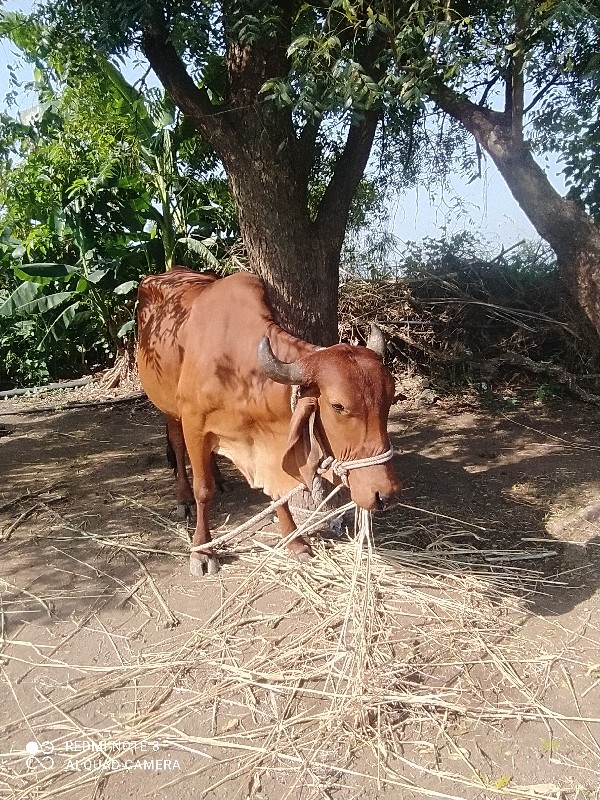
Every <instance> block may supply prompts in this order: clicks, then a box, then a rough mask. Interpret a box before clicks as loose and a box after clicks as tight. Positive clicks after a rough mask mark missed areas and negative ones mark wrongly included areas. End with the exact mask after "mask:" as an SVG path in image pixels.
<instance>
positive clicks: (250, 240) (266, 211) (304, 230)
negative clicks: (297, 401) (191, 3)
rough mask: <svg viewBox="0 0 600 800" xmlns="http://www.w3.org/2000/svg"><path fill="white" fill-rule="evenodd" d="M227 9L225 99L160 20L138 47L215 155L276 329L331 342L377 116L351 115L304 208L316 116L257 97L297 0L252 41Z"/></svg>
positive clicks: (279, 67)
mask: <svg viewBox="0 0 600 800" xmlns="http://www.w3.org/2000/svg"><path fill="white" fill-rule="evenodd" d="M231 5H232V9H233V11H231V10H230V9H229V8H228V6H229V2H228V0H225V2H224V3H223V9H224V18H223V19H224V30H225V38H226V56H225V64H226V70H227V92H226V95H227V96H226V99H225V100H224V102H223V103H222V104H221V105H219V106H215V105H213V104H212V102H211V99H210V97H209V95H208V93H207V92H206V90H205V89H204V88H202V87H198V86H197V85H196V84H195V82H194V80H193V79H192V77H191V76H190V75H189V73H188V72H187V70H186V67H185V65H184V63H183V61H182V60H181V57H180V56H179V54H178V53H177V51H176V50H175V47H174V46H173V44H172V41H171V38H170V32H169V27H168V24H167V21H166V19H161V18H158V17H157V18H156V19H155V20H154V22H153V23H152V24H149V25H148V26H147V27H146V28H145V30H144V33H143V49H144V52H145V54H146V56H147V58H148V61H149V62H150V64H151V66H152V68H153V69H154V71H155V73H156V74H157V76H158V78H159V80H160V81H161V83H162V84H163V86H164V87H165V89H166V91H167V92H168V93H169V95H170V97H171V98H172V100H173V101H174V102H175V104H176V105H177V106H178V107H179V108H180V109H181V111H182V112H183V113H184V114H185V116H186V117H187V119H188V120H189V122H190V123H191V124H192V125H194V126H195V127H196V129H197V130H198V131H199V133H200V134H201V135H202V136H203V137H204V139H205V140H206V141H207V142H208V143H209V144H210V145H211V146H212V147H213V148H214V149H215V151H216V152H217V153H218V154H219V156H220V158H221V160H222V162H223V165H224V167H225V171H226V172H227V175H228V178H229V182H230V185H231V189H232V192H233V196H234V199H235V202H236V206H237V209H238V213H239V217H240V227H241V231H242V237H243V239H244V244H245V246H246V250H247V252H248V257H249V260H250V265H251V268H252V270H253V271H254V272H256V273H257V274H258V275H259V276H260V277H261V278H263V280H264V281H265V282H266V283H267V286H268V293H269V298H270V301H271V304H272V306H273V310H274V311H275V313H276V315H277V316H278V318H279V321H280V322H281V324H282V326H283V327H285V328H286V329H287V330H289V331H290V332H291V333H293V334H295V335H297V336H300V337H302V338H304V339H306V340H308V341H310V342H313V343H315V344H321V345H330V344H334V343H335V342H337V341H338V332H337V310H338V283H339V258H340V252H341V248H342V244H343V240H344V234H345V230H346V223H347V220H348V214H349V211H350V205H351V202H352V199H353V198H354V195H355V193H356V189H357V188H358V185H359V183H360V180H361V178H362V175H363V172H364V169H365V167H366V164H367V160H368V157H369V153H370V151H371V146H372V143H373V139H374V136H375V131H376V128H377V124H378V121H379V114H380V112H379V111H378V110H370V111H365V112H364V113H363V114H362V115H355V116H354V117H353V118H352V119H351V120H350V124H349V126H348V133H347V137H346V142H345V145H344V147H343V149H342V151H341V153H340V154H339V155H338V156H337V158H336V161H335V164H334V166H333V169H332V172H331V176H330V178H329V181H328V183H327V185H326V186H325V190H324V192H323V194H322V197H321V200H320V202H319V204H318V207H317V208H316V210H315V209H313V210H312V211H311V208H310V206H311V204H310V202H309V182H310V180H311V173H312V172H313V170H314V168H315V164H316V163H317V159H316V156H317V155H318V145H317V138H318V133H319V125H320V122H318V121H315V120H308V121H307V122H305V123H304V126H303V127H302V128H301V129H298V125H297V123H296V124H295V123H294V120H293V118H292V109H291V108H289V107H287V108H286V107H283V108H281V107H276V106H275V104H274V103H270V102H268V101H267V100H266V99H265V97H264V95H263V94H262V89H263V86H264V85H265V83H266V82H267V81H268V80H272V79H275V80H281V79H282V78H284V77H285V76H287V74H288V72H289V68H290V63H289V59H288V55H287V52H288V47H289V45H290V43H291V36H292V33H291V31H292V18H293V15H294V13H295V12H294V8H293V6H294V4H293V3H292V4H290V3H282V4H280V5H279V6H278V5H274V6H273V7H272V8H273V11H274V13H277V14H278V15H279V18H278V23H279V25H278V27H277V31H278V32H277V34H276V35H275V34H273V35H269V36H266V38H265V39H264V40H261V39H260V38H259V39H256V40H252V41H248V40H241V39H240V38H239V37H238V34H236V32H235V24H234V22H232V20H230V19H229V18H228V14H229V12H230V11H231V13H232V14H238V15H239V14H240V13H241V10H242V9H243V6H244V3H243V0H242V2H241V3H237V4H236V5H235V8H234V7H233V4H231ZM298 7H299V4H298V6H297V7H296V10H297V8H298ZM246 13H248V9H246ZM378 46H379V45H377V47H378ZM371 51H373V52H371ZM375 51H376V45H375V44H373V45H372V46H371V48H370V50H368V53H369V58H370V59H371V60H372V62H373V63H374V61H375V59H376V56H377V52H375Z"/></svg>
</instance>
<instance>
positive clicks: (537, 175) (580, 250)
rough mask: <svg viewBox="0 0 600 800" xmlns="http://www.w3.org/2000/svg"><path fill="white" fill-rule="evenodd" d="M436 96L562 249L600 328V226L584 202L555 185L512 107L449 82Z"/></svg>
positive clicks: (570, 278)
mask: <svg viewBox="0 0 600 800" xmlns="http://www.w3.org/2000/svg"><path fill="white" fill-rule="evenodd" d="M431 97H432V99H433V100H434V102H435V103H436V104H437V105H438V107H439V108H440V109H441V110H442V111H444V112H446V113H447V114H449V115H450V116H451V117H453V118H454V119H456V120H457V121H458V122H460V123H461V124H462V125H464V127H465V128H466V129H467V130H468V131H469V132H470V133H471V134H472V135H473V136H474V137H475V140H476V141H477V143H478V144H479V145H480V146H481V147H482V148H483V149H484V150H485V151H486V153H488V155H489V156H490V158H491V159H492V161H493V162H494V164H495V165H496V166H497V168H498V170H499V172H500V174H501V175H502V177H503V178H504V180H505V181H506V184H507V186H508V188H509V189H510V191H511V192H512V194H513V196H514V198H515V200H516V201H517V203H518V204H519V205H520V206H521V208H522V209H523V211H524V213H525V214H526V215H527V217H528V218H529V220H530V221H531V223H532V225H533V226H534V228H535V229H536V231H537V232H538V233H539V235H540V236H541V237H542V238H543V239H545V240H546V241H547V242H548V244H549V245H550V246H551V247H552V249H553V250H554V252H555V253H556V258H557V262H558V267H559V269H560V272H561V275H562V277H563V279H564V281H565V283H566V285H567V286H568V288H569V290H570V292H571V293H572V295H573V296H574V297H575V299H576V300H577V302H578V303H579V305H580V306H581V308H582V309H583V311H584V312H585V314H586V315H587V317H588V318H589V320H590V321H591V323H592V324H593V325H594V327H595V328H596V330H597V331H598V334H600V230H598V228H597V227H596V226H595V225H594V223H593V222H592V220H591V219H590V217H589V216H588V215H587V214H586V213H585V211H584V210H583V209H582V208H580V207H579V206H578V205H577V204H576V203H574V202H573V201H571V200H567V199H565V198H564V197H561V195H560V194H559V193H558V192H557V191H556V190H555V189H554V187H553V186H552V184H551V183H550V181H549V180H548V178H547V177H546V175H545V173H544V172H543V170H542V169H541V167H540V166H539V165H538V164H537V163H536V161H535V160H534V158H533V156H532V154H531V151H530V149H529V145H528V143H527V142H526V141H525V140H524V139H523V131H522V126H521V125H520V124H519V125H515V124H514V121H515V120H514V116H513V115H512V114H511V113H509V112H507V111H505V112H499V111H492V110H491V109H488V108H483V107H481V106H478V105H476V104H475V103H473V102H472V101H471V100H469V99H468V98H467V97H465V96H464V95H461V94H459V93H458V92H455V91H453V90H452V89H449V88H448V87H446V86H440V87H438V88H437V89H436V90H434V91H433V92H432V94H431Z"/></svg>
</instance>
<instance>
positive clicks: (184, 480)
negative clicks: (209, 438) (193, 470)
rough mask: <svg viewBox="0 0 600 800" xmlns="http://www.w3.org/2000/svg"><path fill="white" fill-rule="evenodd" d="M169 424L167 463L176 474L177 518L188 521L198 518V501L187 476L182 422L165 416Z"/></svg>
mask: <svg viewBox="0 0 600 800" xmlns="http://www.w3.org/2000/svg"><path fill="white" fill-rule="evenodd" d="M165 421H166V423H167V461H168V462H169V464H170V465H171V466H172V467H173V472H174V473H175V487H176V489H175V490H176V494H177V517H178V518H179V519H182V520H184V519H186V518H187V517H191V518H192V519H193V518H194V517H195V516H196V501H195V500H194V493H193V491H192V487H191V486H190V482H189V479H188V476H187V469H186V466H185V440H184V438H183V428H182V426H181V422H180V421H179V420H178V419H175V418H174V417H169V416H168V415H166V414H165Z"/></svg>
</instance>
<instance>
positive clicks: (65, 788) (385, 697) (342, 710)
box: [0, 508, 599, 800]
mask: <svg viewBox="0 0 600 800" xmlns="http://www.w3.org/2000/svg"><path fill="white" fill-rule="evenodd" d="M47 513H48V515H51V514H52V515H53V519H54V522H55V523H56V521H57V520H58V519H59V518H58V515H57V514H56V512H55V511H53V510H52V509H50V508H48V509H47ZM152 514H153V515H156V512H152ZM148 519H149V520H150V519H151V515H150V514H148ZM423 520H424V521H420V522H415V523H410V524H409V523H407V524H406V525H405V526H404V527H402V526H400V525H398V524H397V523H396V524H395V525H390V526H388V527H387V528H386V527H382V528H380V529H379V530H378V531H377V536H376V541H377V546H375V545H374V539H373V531H372V526H371V518H370V515H369V514H368V513H366V512H357V515H356V522H355V530H354V532H353V533H352V535H349V534H348V535H347V536H346V537H345V538H343V539H341V540H338V541H335V542H329V541H327V540H320V541H319V542H317V543H316V545H315V549H316V551H317V555H316V558H315V559H314V561H313V563H312V564H310V565H303V564H299V563H296V562H294V561H293V560H291V559H290V558H289V557H288V556H287V555H286V554H285V551H283V550H282V549H281V548H280V547H277V548H275V549H272V548H270V547H269V548H267V547H266V545H265V543H264V541H263V539H261V538H260V536H258V535H255V538H254V539H253V540H251V541H250V542H249V541H248V539H242V540H241V541H239V540H238V541H237V542H233V543H230V544H229V547H230V549H229V552H230V553H231V554H236V556H237V560H235V561H233V563H232V564H228V565H227V566H226V568H225V569H224V571H223V572H222V573H221V576H220V577H214V578H207V579H206V583H205V584H204V587H205V589H204V591H206V592H207V593H208V594H211V593H212V594H211V596H214V595H215V592H216V591H221V593H222V598H221V602H220V603H219V604H218V607H217V608H216V610H215V611H214V612H213V613H212V614H210V616H208V617H207V618H206V619H204V620H203V621H199V623H198V625H197V626H196V627H195V629H194V630H193V631H192V632H191V633H190V631H189V630H188V631H187V632H183V633H182V632H180V631H179V630H178V629H176V628H175V629H173V630H169V631H168V632H167V631H165V636H164V637H163V640H162V642H161V643H160V645H157V646H155V647H150V646H148V647H146V648H143V649H141V650H140V651H139V652H138V653H137V655H135V656H131V655H130V656H129V657H126V656H125V655H124V654H125V651H124V649H123V648H122V647H121V646H120V640H119V637H118V636H117V633H116V631H110V630H108V629H107V628H106V627H104V628H103V635H104V636H105V637H108V638H109V639H110V642H111V646H112V650H113V652H114V653H116V655H117V658H116V660H115V658H112V659H110V660H109V661H110V666H108V665H103V664H102V663H101V662H100V661H99V662H97V663H93V664H85V663H80V662H79V661H78V660H77V659H76V657H74V656H72V657H71V658H70V659H67V658H66V656H65V655H64V654H63V653H62V651H61V648H60V647H57V648H55V649H53V650H48V649H44V648H37V649H36V650H31V649H28V647H27V644H30V643H27V642H25V641H22V642H21V643H20V644H22V645H23V646H22V647H19V646H17V644H18V643H15V641H14V639H13V640H10V641H5V642H4V645H5V647H4V652H3V656H4V659H5V660H4V666H3V667H2V671H3V679H4V687H5V688H4V690H3V691H5V692H7V693H8V695H9V699H11V700H14V705H15V707H16V708H19V707H20V697H21V696H22V695H21V693H22V692H23V691H27V690H29V691H31V689H27V688H26V687H25V686H24V684H23V683H18V682H17V681H16V680H14V679H11V677H10V669H9V667H10V666H11V663H10V662H11V660H12V661H17V662H23V663H24V664H26V665H28V666H27V671H28V672H32V673H33V675H30V676H29V678H28V681H29V680H31V678H32V677H34V676H35V672H36V671H38V670H39V671H43V673H44V674H48V673H49V672H50V673H52V672H54V673H55V674H56V676H57V683H60V682H61V681H63V682H64V681H66V680H67V677H66V676H68V687H69V691H53V690H52V689H48V688H47V687H45V685H44V684H42V683H35V681H33V682H32V683H30V684H29V685H30V686H34V687H35V689H34V690H35V692H36V697H37V700H38V703H37V708H36V709H35V710H34V711H33V712H30V713H27V714H25V713H19V712H17V713H15V714H14V717H13V718H12V719H11V720H9V721H8V722H7V723H6V724H5V725H4V726H2V728H0V741H2V742H4V743H5V744H4V748H3V749H4V752H2V753H0V792H1V793H2V797H3V798H7V800H9V799H10V800H50V798H52V800H54V798H77V799H78V800H79V798H93V797H101V796H102V789H103V787H104V786H105V785H106V783H107V781H108V784H109V785H110V782H111V781H115V780H120V779H124V780H131V782H132V783H131V784H130V785H131V786H133V787H134V788H133V790H132V791H137V790H138V789H139V786H140V785H141V784H140V783H139V781H140V780H141V778H140V777H139V775H138V774H133V775H132V774H131V770H130V769H128V765H129V766H130V765H131V763H132V762H133V761H135V759H137V758H138V757H139V752H135V750H136V747H137V748H138V749H139V746H140V743H143V744H144V745H145V746H146V747H147V748H148V753H149V755H146V756H145V757H146V758H150V757H152V752H153V750H152V748H153V746H157V747H158V748H159V752H160V754H161V757H163V758H164V757H165V754H166V753H169V754H170V757H171V758H176V759H177V760H178V761H179V762H180V764H181V767H182V768H181V770H180V771H178V772H173V773H172V774H168V773H163V774H162V775H161V777H160V780H161V784H160V785H161V789H160V791H161V792H162V795H163V796H165V797H177V796H178V791H179V789H178V786H179V784H180V782H185V784H186V786H187V787H188V788H193V790H194V796H197V797H202V796H204V795H206V794H208V795H209V796H211V797H225V796H227V797H248V798H257V799H258V798H261V797H263V798H267V797H278V798H299V797H302V798H327V797H331V795H332V793H333V792H335V790H336V789H338V788H343V787H346V789H347V788H348V787H363V788H364V791H365V792H366V794H365V796H370V797H371V796H372V797H381V798H394V799H396V798H398V797H402V798H411V797H415V798H417V797H419V798H420V797H437V798H445V800H449V798H461V799H462V798H465V799H466V798H472V797H475V796H478V797H485V798H488V797H495V796H505V797H510V798H512V799H513V800H517V798H532V799H533V798H537V800H544V799H545V800H550V799H551V798H552V800H555V799H556V798H559V797H563V796H565V797H566V796H567V795H562V794H560V792H561V791H563V790H566V789H571V788H572V786H571V785H569V786H555V785H553V784H550V783H548V784H536V785H524V784H523V783H522V782H521V783H520V782H519V780H518V779H515V778H513V776H512V775H503V774H495V773H494V772H493V771H491V770H485V769H482V766H481V757H480V754H479V753H478V752H477V749H476V748H469V747H466V746H465V745H464V742H465V740H466V739H467V738H468V736H470V737H471V740H472V741H476V740H477V736H479V735H480V734H485V733H486V732H487V733H489V732H490V731H494V730H500V728H501V726H503V725H506V724H509V723H510V724H511V725H512V726H513V728H514V727H515V726H517V725H522V724H525V723H527V722H528V721H534V722H541V723H542V724H543V725H545V726H547V727H548V730H550V731H557V732H558V733H559V734H560V736H561V737H562V738H569V740H570V741H572V742H574V744H575V745H576V747H577V749H578V750H579V751H580V752H589V754H590V757H591V761H593V762H595V763H597V761H598V755H599V753H598V747H597V744H596V743H595V740H594V738H593V736H592V733H591V729H592V726H593V725H594V724H596V723H597V722H598V720H597V719H594V716H598V715H597V714H596V715H593V714H592V715H588V717H586V714H585V708H586V705H585V704H583V706H582V707H580V705H579V700H578V699H577V696H576V692H575V689H573V692H574V697H575V701H576V702H575V705H574V711H573V714H570V713H567V712H565V711H564V710H563V711H562V712H561V713H559V712H558V711H557V710H554V709H553V708H551V707H549V706H548V705H547V704H546V702H545V700H544V689H545V687H546V686H547V684H548V682H549V680H550V672H551V671H552V670H554V669H560V670H561V675H562V678H563V679H564V680H567V679H570V678H569V668H570V665H571V661H570V656H569V654H568V653H566V652H563V653H561V654H549V653H545V652H543V651H541V650H540V649H539V647H536V649H535V650H534V649H533V647H532V646H531V643H530V642H528V641H527V640H526V639H524V638H523V637H522V636H521V634H520V630H521V625H522V623H523V619H524V613H523V610H522V609H521V607H520V601H519V599H518V598H519V596H520V595H522V594H523V591H524V590H531V589H532V588H533V587H534V585H535V586H537V589H538V590H539V589H540V586H541V588H543V583H542V585H540V581H539V576H537V575H534V574H533V573H531V572H528V571H527V570H523V569H521V568H519V567H518V562H517V560H516V559H518V557H519V553H516V552H499V551H498V550H495V549H490V550H485V549H482V548H479V549H476V548H475V547H471V546H469V545H468V544H465V541H468V538H469V537H470V536H473V535H474V536H475V537H476V538H477V536H479V534H475V533H472V532H470V529H469V528H468V526H465V525H461V524H460V522H459V521H458V520H450V519H444V520H434V519H430V518H427V517H424V518H423ZM62 524H63V530H64V531H68V532H70V534H71V535H72V536H73V537H74V538H80V537H82V536H85V537H86V540H87V541H88V543H89V546H90V547H91V548H93V547H101V548H104V549H105V550H107V551H108V550H111V548H112V549H113V550H114V551H115V552H117V551H118V552H119V553H120V554H121V556H122V557H124V558H132V562H131V563H132V568H134V567H137V570H136V571H135V574H134V572H133V569H132V585H131V587H129V588H128V587H124V588H125V589H127V593H126V595H125V596H126V597H127V598H129V599H130V601H131V602H133V598H134V597H137V594H138V593H139V591H140V590H141V588H144V589H145V590H146V598H147V599H148V598H149V601H150V603H152V602H154V605H153V606H152V611H151V612H150V610H149V609H150V606H149V605H146V606H145V607H146V611H147V613H153V615H154V617H155V618H156V619H158V617H159V616H162V617H163V618H167V619H168V620H170V621H172V620H171V617H172V615H173V612H172V611H171V610H170V609H169V607H168V605H167V600H165V598H164V597H163V596H162V594H161V592H160V589H159V581H158V578H157V576H156V574H155V575H154V576H152V575H151V574H150V566H151V565H154V564H157V563H161V561H160V560H158V559H155V560H152V561H147V560H146V561H144V562H143V561H142V560H143V559H147V558H148V556H149V554H148V550H149V548H148V547H147V546H145V547H143V548H142V547H141V548H139V549H137V552H136V553H134V552H133V547H134V546H133V545H127V547H124V546H123V544H122V543H121V542H120V541H119V540H118V539H117V538H111V537H101V536H99V535H97V534H92V533H90V532H89V531H87V530H84V529H83V528H82V527H81V526H79V525H75V524H74V523H73V522H72V521H70V522H68V523H67V522H66V521H65V520H62ZM306 524H307V527H310V526H311V524H312V523H311V522H310V520H309V521H308V522H307V523H306ZM161 525H162V526H164V527H168V526H169V525H170V523H169V521H168V520H163V521H162V522H161ZM171 527H172V530H173V532H174V533H176V534H177V535H178V531H177V530H176V529H175V528H173V526H171ZM416 527H418V528H420V529H423V528H424V527H426V529H427V531H428V533H429V535H430V538H431V541H432V546H431V547H429V548H428V549H425V550H421V551H416V550H414V549H413V550H408V549H406V548H405V549H402V544H401V543H402V541H405V540H406V539H407V537H409V536H410V535H411V534H412V532H413V530H414V529H415V528H416ZM62 538H64V537H62ZM399 543H400V544H399ZM225 552H226V553H227V548H226V551H225ZM180 553H181V551H180ZM520 555H521V556H523V555H524V554H523V553H522V552H521V553H520ZM163 563H164V559H163ZM142 567H143V569H142V570H141V572H140V568H142ZM163 587H164V584H161V588H163ZM121 591H122V590H121ZM163 591H164V588H163ZM29 597H30V600H31V601H32V602H34V603H36V604H37V605H38V607H39V606H40V604H42V607H44V604H45V603H46V600H44V599H43V598H34V597H32V596H31V595H29ZM138 600H139V598H138ZM88 619H89V615H88V616H87V617H86V621H87V620H88ZM77 633H78V631H76V632H75V636H74V639H73V641H76V635H77ZM32 646H33V645H32ZM73 652H74V653H77V648H74V650H73ZM590 680H592V679H590ZM571 685H573V684H572V682H571ZM582 708H583V711H582ZM119 709H128V711H127V713H118V710H119ZM575 723H577V725H575ZM49 738H51V740H52V742H53V745H54V753H53V758H54V763H53V766H51V767H50V768H48V769H40V770H35V771H27V769H26V768H25V761H26V754H25V753H24V752H23V749H22V748H23V745H22V744H21V745H20V746H17V745H13V746H11V744H10V743H11V742H14V743H22V742H25V741H28V740H38V741H40V742H41V741H43V740H44V739H49ZM549 738H552V737H551V734H549ZM72 740H77V741H80V742H87V743H89V744H90V745H91V744H92V743H95V746H96V748H99V749H97V750H96V752H94V754H93V760H94V763H95V764H96V767H95V768H94V769H91V770H89V771H86V770H85V769H84V770H82V771H73V769H71V768H69V767H68V763H69V760H68V758H67V753H66V749H65V748H66V742H67V741H72ZM114 742H129V743H132V744H130V746H127V745H125V746H124V749H123V750H122V751H120V752H114V750H112V749H111V748H110V747H109V746H108V745H107V744H106V743H114ZM102 743H104V744H102ZM109 763H110V766H111V769H110V771H108V770H103V769H102V765H107V764H109ZM147 780H150V781H151V782H152V783H153V784H154V782H155V781H156V780H158V779H157V777H156V775H154V774H153V775H152V776H151V777H150V778H147ZM596 780H597V778H596V777H594V776H592V775H590V786H593V785H595V784H596ZM136 781H137V782H136ZM136 787H137V788H136ZM109 796H111V797H112V796H113V795H109ZM343 796H346V795H343ZM348 796H350V795H348ZM351 796H354V795H351ZM574 796H575V795H573V797H574Z"/></svg>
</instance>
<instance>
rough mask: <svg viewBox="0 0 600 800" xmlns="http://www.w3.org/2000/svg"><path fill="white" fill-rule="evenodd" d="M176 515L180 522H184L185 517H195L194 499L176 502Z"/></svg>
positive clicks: (192, 518) (193, 518) (191, 518)
mask: <svg viewBox="0 0 600 800" xmlns="http://www.w3.org/2000/svg"><path fill="white" fill-rule="evenodd" d="M176 517H177V519H178V520H181V522H185V520H186V519H190V520H195V519H196V503H195V501H194V500H190V501H188V502H186V503H178V504H177V511H176Z"/></svg>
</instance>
